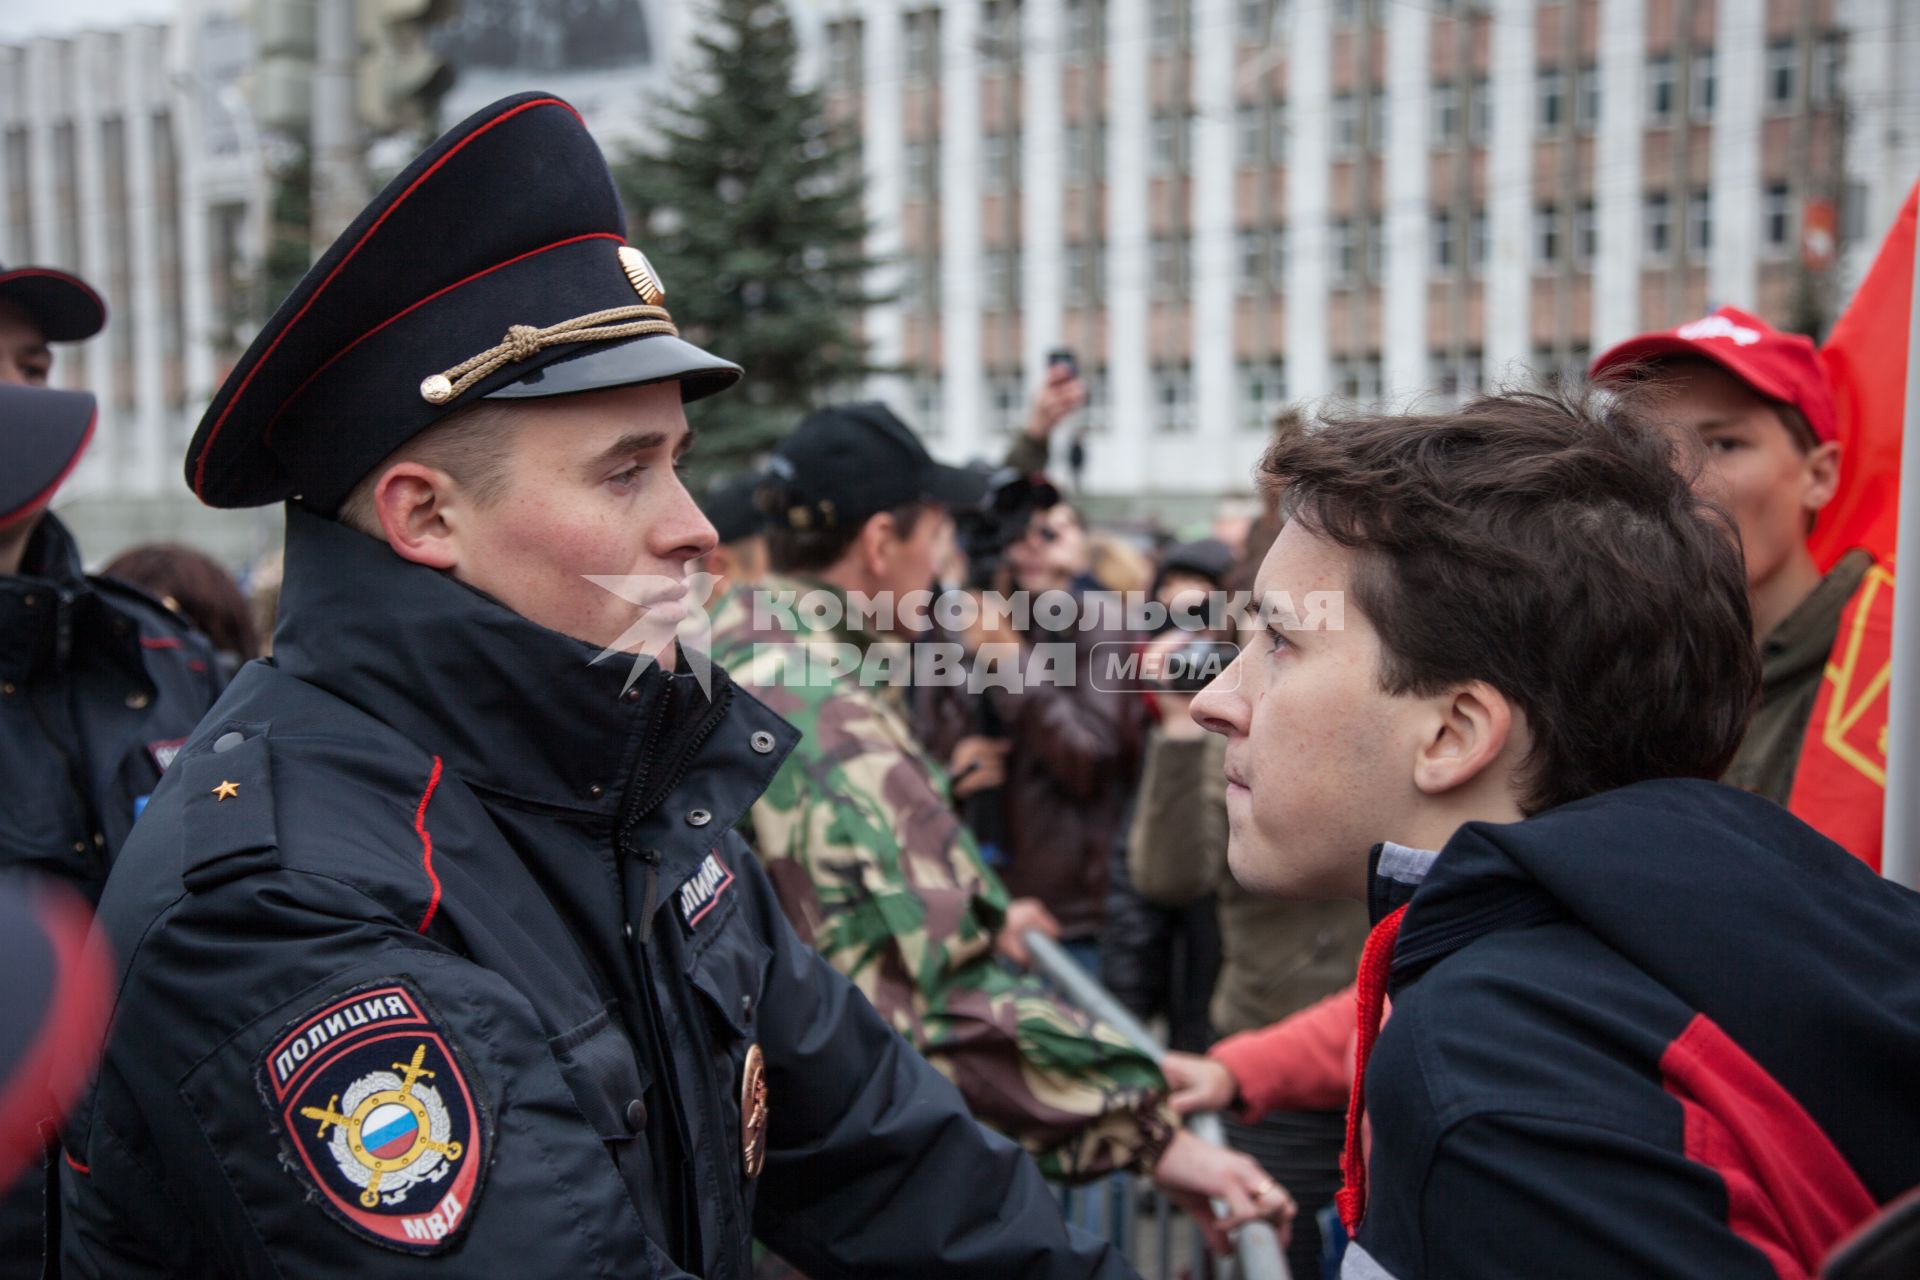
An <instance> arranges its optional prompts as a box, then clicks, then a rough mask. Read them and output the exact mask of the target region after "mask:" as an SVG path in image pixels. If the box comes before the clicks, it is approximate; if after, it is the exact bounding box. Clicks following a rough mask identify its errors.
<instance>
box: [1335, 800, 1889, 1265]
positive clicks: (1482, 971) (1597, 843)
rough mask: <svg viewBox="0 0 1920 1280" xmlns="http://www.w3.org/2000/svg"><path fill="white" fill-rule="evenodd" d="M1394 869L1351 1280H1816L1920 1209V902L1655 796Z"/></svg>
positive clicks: (1380, 911) (1798, 846)
mask: <svg viewBox="0 0 1920 1280" xmlns="http://www.w3.org/2000/svg"><path fill="white" fill-rule="evenodd" d="M1387 850H1388V851H1389V855H1390V856H1388V857H1385V858H1383V857H1382V856H1381V854H1380V853H1379V852H1376V854H1375V875H1374V880H1373V886H1374V887H1373V893H1372V897H1373V901H1372V903H1371V906H1372V908H1373V913H1374V918H1375V920H1376V921H1383V920H1388V921H1392V922H1393V923H1392V924H1389V925H1388V929H1391V928H1392V927H1393V925H1394V924H1397V926H1398V938H1397V941H1396V942H1394V943H1393V944H1392V946H1391V952H1390V954H1391V964H1390V967H1388V966H1387V965H1386V963H1385V959H1384V957H1385V955H1386V954H1387V952H1386V951H1385V949H1383V948H1379V947H1375V948H1373V950H1375V951H1376V953H1378V954H1379V955H1380V956H1381V958H1382V959H1381V963H1380V964H1379V966H1378V968H1379V969H1380V970H1382V971H1383V972H1384V975H1385V977H1386V988H1387V993H1388V995H1389V996H1390V998H1391V1000H1392V1002H1393V1009H1392V1016H1391V1018H1389V1019H1388V1020H1387V1022H1386V1024H1385V1027H1384V1029H1383V1030H1382V1031H1381V1033H1380V1037H1379V1040H1378V1042H1377V1044H1376V1045H1374V1047H1373V1049H1372V1052H1371V1053H1370V1054H1369V1055H1367V1059H1366V1065H1365V1067H1364V1071H1365V1094H1366V1113H1367V1116H1368V1118H1369V1120H1370V1121H1371V1124H1372V1130H1373V1142H1372V1147H1371V1152H1370V1155H1369V1158H1368V1160H1367V1171H1366V1177H1365V1179H1364V1185H1365V1187H1366V1195H1365V1197H1364V1200H1363V1201H1360V1202H1359V1203H1353V1204H1350V1205H1349V1206H1348V1207H1349V1209H1350V1210H1356V1209H1357V1210H1358V1214H1357V1215H1355V1216H1357V1217H1358V1221H1359V1230H1358V1235H1357V1239H1356V1241H1355V1247H1354V1248H1353V1249H1352V1250H1351V1251H1350V1252H1349V1255H1348V1258H1347V1261H1346V1264H1345V1268H1344V1270H1343V1273H1342V1274H1343V1275H1344V1276H1348V1277H1363V1278H1368V1280H1371V1278H1375V1277H1383V1276H1384V1277H1394V1278H1397V1280H1414V1278H1415V1277H1440V1276H1474V1277H1500V1276H1527V1277H1535V1276H1554V1277H1557V1278H1570V1277H1582V1276H1627V1275H1631V1276H1636V1277H1648V1276H1672V1277H1704V1276H1712V1277H1716V1278H1718V1280H1740V1278H1743V1277H1753V1278H1754V1280H1761V1278H1762V1277H1767V1278H1771V1277H1789V1276H1805V1275H1810V1274H1815V1273H1817V1270H1818V1267H1819V1262H1820V1259H1821V1258H1822V1257H1823V1256H1824V1255H1825V1254H1826V1252H1827V1251H1828V1250H1829V1249H1830V1248H1831V1247H1832V1246H1833V1244H1834V1243H1835V1242H1837V1241H1838V1240H1839V1238H1840V1237H1841V1236H1843V1235H1844V1234H1845V1233H1846V1232H1847V1231H1849V1230H1850V1229H1851V1228H1853V1227H1855V1226H1857V1225H1858V1224H1859V1223H1860V1222H1861V1221H1862V1220H1864V1219H1865V1218H1867V1217H1868V1216H1869V1215H1871V1214H1872V1213H1873V1212H1874V1210H1875V1209H1876V1207H1877V1206H1879V1205H1882V1204H1885V1203H1886V1202H1887V1201H1889V1200H1891V1199H1893V1198H1894V1197H1895V1196H1897V1195H1899V1194H1900V1193H1901V1192H1903V1191H1906V1190H1907V1189H1908V1188H1910V1187H1913V1186H1915V1185H1916V1184H1920V1089H1916V1088H1915V1084H1914V1079H1915V1076H1914V1073H1915V1069H1916V1066H1917V1065H1920V895H1916V894H1914V893H1911V892H1909V891H1907V890H1905V889H1903V888H1900V887H1898V886H1896V885H1893V884H1891V883H1889V882H1887V881H1884V880H1882V879H1880V878H1879V877H1878V876H1876V875H1875V874H1874V873H1873V872H1872V871H1871V870H1870V869H1868V868H1867V866H1866V865H1865V864H1863V863H1862V862H1860V860H1859V859H1857V858H1854V857H1852V856H1851V855H1849V854H1848V853H1847V852H1846V851H1845V850H1843V849H1841V848H1840V847H1839V846H1838V845H1835V844H1833V843H1832V842H1831V841H1829V840H1827V839H1826V838H1824V837H1823V836H1821V835H1820V834H1818V833H1817V832H1815V831H1814V830H1813V829H1812V828H1810V827H1808V826H1806V825H1805V824H1803V823H1801V822H1800V821H1799V820H1797V819H1795V818H1793V817H1792V816H1791V815H1789V814H1788V813H1787V812H1786V811H1785V810H1783V809H1780V808H1778V807H1776V806H1775V805H1773V804H1770V803H1768V802H1767V801H1764V800H1761V799H1759V798H1757V797H1754V796H1750V795H1747V794H1745V793H1742V792H1739V791H1736V790H1734V789H1732V788H1729V787H1723V786H1720V785H1718V784H1714V783H1707V782H1692V781H1663V782H1652V783H1643V784H1640V785H1638V786H1633V787H1628V788H1624V789H1622V790H1619V791H1615V792H1611V793H1609V794H1606V795H1602V796H1597V797H1594V798H1592V799H1590V800H1585V801H1581V802H1579V803H1577V804H1571V805H1567V806H1564V807H1562V808H1559V809H1555V810H1551V811H1549V812H1547V813H1545V814H1542V815H1540V816H1538V817H1535V818H1532V819H1529V820H1528V821H1525V822H1519V823H1514V824H1510V825H1493V824H1485V823H1475V824H1471V825H1469V826H1466V827H1463V828H1462V829H1461V830H1460V831H1459V832H1458V833H1457V834H1456V835H1455V836H1454V838H1453V839H1452V840H1451V841H1449V842H1448V843H1447V845H1446V847H1445V848H1444V849H1443V850H1442V851H1441V852H1440V854H1439V855H1438V857H1437V858H1433V859H1432V860H1431V865H1430V868H1429V867H1426V866H1423V865H1422V863H1423V861H1424V860H1423V859H1421V858H1420V857H1419V856H1418V855H1411V856H1410V854H1409V851H1407V850H1396V849H1395V848H1394V847H1393V846H1387ZM1402 907H1404V908H1405V910H1404V914H1399V915H1397V916H1396V913H1397V912H1398V911H1399V909H1400V908H1402ZM1365 976H1366V975H1365V974H1363V983H1364V981H1365ZM1364 1039H1365V1037H1364V1036H1363V1041H1364Z"/></svg>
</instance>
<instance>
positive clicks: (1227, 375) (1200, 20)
mask: <svg viewBox="0 0 1920 1280" xmlns="http://www.w3.org/2000/svg"><path fill="white" fill-rule="evenodd" d="M1235 16H1236V15H1235V13H1234V3H1233V0H1194V4H1193V20H1192V30H1193V40H1194V53H1193V105H1194V121H1193V224H1192V225H1193V287H1192V290H1191V304H1190V313H1191V316H1192V322H1193V339H1192V341H1193V359H1192V361H1191V364H1190V369H1191V373H1192V385H1193V424H1194V433H1195V435H1196V437H1197V439H1195V440H1194V441H1192V442H1191V443H1192V444H1193V445H1194V446H1196V447H1195V448H1194V449H1193V451H1192V453H1191V454H1190V455H1189V462H1188V467H1189V471H1188V475H1189V476H1190V480H1191V483H1192V484H1193V485H1195V486H1198V487H1201V488H1204V489H1209V490H1219V489H1223V488H1236V489H1237V488H1239V487H1240V486H1241V485H1243V484H1244V483H1245V479H1244V473H1243V474H1242V475H1241V476H1235V475H1234V474H1233V472H1234V471H1235V470H1236V468H1235V466H1234V463H1235V461H1236V458H1235V454H1234V450H1233V438H1234V435H1235V434H1236V432H1237V428H1238V426H1239V411H1238V410H1239V406H1238V404H1237V401H1238V399H1239V380H1238V378H1236V377H1235V365H1236V363H1237V362H1236V361H1235V359H1234V354H1235V352H1234V333H1233V328H1234V326H1233V322H1234V308H1235V291H1234V278H1233V277H1234V271H1235V269H1236V267H1237V265H1238V264H1237V262H1236V258H1237V254H1236V253H1235V252H1234V230H1235V226H1234V223H1235V219H1234V199H1233V196H1234V176H1233V134H1234V110H1235V102H1234V65H1233V46H1234V42H1235V40H1236V38H1237V36H1236V28H1237V25H1238V24H1237V23H1236V22H1235ZM1195 463H1198V464H1200V465H1194V464H1195Z"/></svg>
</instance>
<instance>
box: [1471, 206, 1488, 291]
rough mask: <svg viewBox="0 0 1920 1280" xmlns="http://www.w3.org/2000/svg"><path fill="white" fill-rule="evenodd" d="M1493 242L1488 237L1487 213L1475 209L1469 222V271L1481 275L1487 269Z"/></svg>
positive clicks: (1483, 210)
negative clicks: (1488, 256)
mask: <svg viewBox="0 0 1920 1280" xmlns="http://www.w3.org/2000/svg"><path fill="white" fill-rule="evenodd" d="M1491 247H1492V241H1491V240H1490V239H1489V238H1488V235H1487V211H1486V210H1485V209H1475V210H1474V211H1473V217H1472V218H1471V219H1469V220H1468V222H1467V270H1469V271H1471V272H1473V273H1474V274H1475V275H1479V274H1480V273H1481V272H1482V271H1485V270H1486V269H1487V254H1488V252H1489V251H1490V249H1491Z"/></svg>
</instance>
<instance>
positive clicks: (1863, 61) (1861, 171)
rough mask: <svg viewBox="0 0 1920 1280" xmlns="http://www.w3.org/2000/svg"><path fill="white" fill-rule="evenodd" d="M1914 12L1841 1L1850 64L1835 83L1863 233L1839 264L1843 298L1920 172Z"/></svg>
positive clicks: (1919, 21)
mask: <svg viewBox="0 0 1920 1280" xmlns="http://www.w3.org/2000/svg"><path fill="white" fill-rule="evenodd" d="M1912 9H1913V6H1912V5H1910V4H1905V3H1901V0H1841V3H1840V4H1839V6H1838V8H1837V12H1836V14H1835V18H1836V22H1835V25H1836V26H1838V27H1840V28H1842V29H1843V30H1844V31H1845V32H1846V33H1847V46H1846V62H1845V66H1844V70H1843V72H1842V74H1841V75H1839V76H1838V77H1837V78H1836V79H1837V83H1836V84H1835V86H1834V87H1835V91H1836V92H1837V93H1838V94H1839V95H1840V96H1841V99H1842V100H1843V102H1844V104H1845V106H1846V107H1847V113H1848V114H1847V125H1848V128H1847V140H1846V168H1847V178H1846V182H1847V196H1848V198H1855V199H1860V201H1861V204H1860V210H1859V217H1858V219H1857V223H1856V225H1857V226H1858V228H1859V231H1860V234H1859V236H1858V237H1856V238H1855V240H1854V242H1853V243H1852V244H1850V245H1849V246H1848V247H1847V251H1846V254H1845V256H1844V257H1842V259H1841V262H1840V281H1839V284H1840V290H1839V297H1841V298H1842V299H1848V298H1851V297H1852V296H1853V291H1854V290H1855V289H1856V288H1858V287H1859V284H1860V280H1861V278H1862V277H1863V276H1865V275H1866V273H1867V268H1868V267H1870V266H1872V265H1873V259H1874V255H1875V254H1877V253H1878V252H1879V251H1880V242H1881V241H1882V240H1883V239H1885V237H1886V234H1887V229H1888V228H1889V227H1891V226H1892V225H1893V219H1894V216H1895V215H1896V214H1898V213H1899V211H1900V204H1901V202H1902V201H1903V200H1905V199H1906V197H1907V192H1908V190H1909V189H1911V187H1912V186H1913V182H1914V176H1915V171H1916V168H1920V124H1915V123H1914V116H1913V112H1914V111H1916V110H1920V105H1916V103H1915V96H1916V91H1915V88H1914V79H1915V77H1914V71H1913V66H1914V64H1913V62H1912V61H1911V59H1912V58H1913V57H1914V56H1915V54H1916V52H1920V50H1917V49H1916V47H1915V41H1916V38H1920V16H1916V15H1915V14H1914V13H1913V12H1912ZM1903 59H1906V61H1903ZM1903 112H1904V115H1903V114H1902V113H1903ZM1843 306H1844V304H1843Z"/></svg>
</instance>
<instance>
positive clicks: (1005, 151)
mask: <svg viewBox="0 0 1920 1280" xmlns="http://www.w3.org/2000/svg"><path fill="white" fill-rule="evenodd" d="M980 170H981V174H980V176H981V187H982V189H983V190H986V191H990V192H993V191H1005V190H1007V189H1008V188H1009V187H1011V186H1012V185H1013V183H1012V173H1013V144H1012V141H1011V140H1010V139H1009V138H1008V137H1007V135H1006V134H1004V133H989V134H987V135H986V136H985V137H984V138H982V139H981V141H980Z"/></svg>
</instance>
